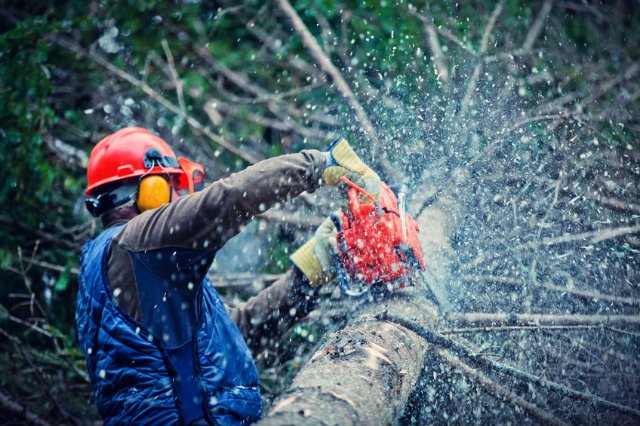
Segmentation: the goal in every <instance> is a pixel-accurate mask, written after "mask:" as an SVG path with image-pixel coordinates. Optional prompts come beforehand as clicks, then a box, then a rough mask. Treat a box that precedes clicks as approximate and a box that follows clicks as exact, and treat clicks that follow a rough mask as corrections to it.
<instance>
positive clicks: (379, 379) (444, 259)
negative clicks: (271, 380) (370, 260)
mask: <svg viewBox="0 0 640 426" xmlns="http://www.w3.org/2000/svg"><path fill="white" fill-rule="evenodd" d="M455 206H456V204H455V203H453V202H452V201H451V200H448V199H442V200H440V201H439V202H438V203H436V204H434V205H433V206H431V207H429V208H428V209H426V210H425V212H424V214H423V215H421V217H419V218H418V221H419V223H420V226H421V228H422V229H423V230H428V232H427V231H423V232H421V234H420V239H421V244H422V246H423V249H424V255H425V261H426V264H427V265H429V266H428V268H429V274H428V276H430V277H431V279H430V281H431V283H430V284H431V285H432V286H438V285H440V284H441V283H442V281H443V280H444V279H445V277H446V276H447V272H448V271H447V266H448V265H449V264H450V254H451V253H452V250H451V247H450V246H449V237H450V236H451V234H452V232H453V230H454V229H455V228H454V224H453V221H454V219H455V217H456V214H455V212H457V210H456V208H455ZM433 290H435V291H433ZM440 290H441V289H440V288H435V289H432V291H433V292H434V293H436V298H437V299H438V300H441V298H443V297H444V293H443V292H441V291H440ZM428 294H431V293H430V292H429V291H427V288H426V287H422V286H415V287H407V288H404V289H402V290H399V291H396V292H394V293H393V294H392V295H391V296H388V297H386V298H382V299H381V300H371V299H373V298H372V297H370V298H369V300H364V301H358V302H355V301H354V302H353V304H354V308H353V312H352V313H351V320H350V321H348V322H347V323H346V325H345V326H344V327H343V328H342V329H340V330H338V331H336V332H334V333H332V334H330V335H329V336H327V337H326V338H325V340H324V342H323V344H322V345H321V347H320V349H318V350H317V351H316V352H315V353H314V354H313V356H312V357H311V358H310V360H309V361H308V362H307V363H306V364H305V365H304V366H303V367H302V369H301V370H300V372H299V373H298V375H297V376H296V377H295V378H294V380H293V382H292V384H291V387H290V388H289V390H288V391H286V392H284V393H283V394H282V395H281V396H280V397H279V398H278V400H277V401H276V402H275V404H274V405H273V406H272V407H271V408H270V409H269V411H268V413H267V415H266V417H265V418H263V419H262V420H261V421H260V422H259V423H258V424H260V425H284V424H341V425H343V424H344V425H347V424H367V425H383V424H391V423H395V422H396V421H397V419H399V418H400V417H401V416H402V415H403V413H404V410H405V407H406V405H407V401H408V399H409V395H410V394H411V392H412V390H413V388H414V386H415V385H416V383H418V379H419V378H420V374H421V372H422V367H423V363H424V358H425V354H426V352H427V351H428V350H431V348H432V347H431V346H430V344H429V343H428V342H427V341H426V340H425V339H423V338H422V337H420V336H419V335H418V334H417V333H415V332H414V331H411V330H409V329H408V328H406V327H403V326H402V325H399V324H397V323H394V322H390V321H386V320H385V319H384V317H385V315H389V316H393V317H394V318H405V319H407V320H409V321H412V322H416V323H419V324H421V325H422V326H425V327H428V328H437V327H438V325H439V321H440V310H439V308H438V305H437V304H436V303H434V301H433V300H432V299H430V298H428V296H427V295H428ZM441 301H442V300H441ZM347 302H348V301H347Z"/></svg>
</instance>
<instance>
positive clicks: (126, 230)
mask: <svg viewBox="0 0 640 426" xmlns="http://www.w3.org/2000/svg"><path fill="white" fill-rule="evenodd" d="M203 172H204V170H203V169H202V167H201V166H199V165H197V164H195V163H192V162H189V161H188V160H186V159H184V158H179V159H177V158H176V157H175V154H174V152H173V151H172V149H171V148H170V147H169V145H167V144H166V143H165V142H164V141H163V140H162V139H160V138H158V137H157V136H155V135H154V134H152V133H151V132H149V131H148V130H145V129H140V128H125V129H121V130H119V131H117V132H115V133H113V134H111V135H109V136H107V137H106V138H105V139H103V140H102V141H100V142H99V143H98V144H97V145H96V146H95V147H94V149H93V150H92V152H91V157H90V160H89V165H88V171H87V181H88V187H87V190H86V193H87V195H88V196H89V198H88V199H87V207H88V209H89V210H90V212H91V213H92V214H93V215H95V216H99V217H100V218H101V220H102V222H103V225H104V227H105V230H104V231H103V232H102V233H101V234H100V235H98V237H97V238H95V239H94V240H92V241H90V242H88V243H87V244H86V245H85V248H84V250H83V253H82V258H81V270H80V274H79V288H78V304H77V309H76V322H77V325H78V335H79V340H80V344H81V347H82V350H83V352H84V354H85V359H86V362H87V368H88V370H89V374H90V377H91V382H92V386H93V388H94V391H95V395H96V404H97V406H98V409H99V411H100V414H101V415H102V416H103V418H104V420H105V423H106V424H125V423H126V424H131V423H134V424H176V423H181V424H238V423H251V422H254V421H256V420H258V419H259V418H260V416H261V414H262V403H261V398H260V392H259V385H258V373H257V371H256V367H255V365H254V363H253V359H252V357H251V354H250V352H249V349H248V347H247V343H248V344H249V345H250V346H252V347H254V348H257V347H260V346H263V345H264V344H265V336H268V332H269V331H272V332H274V331H275V330H276V329H277V327H276V326H277V325H278V322H279V321H280V322H282V321H284V322H285V323H291V322H293V321H295V320H296V319H298V318H300V317H301V316H303V315H305V314H306V313H307V312H308V311H309V310H310V309H311V308H312V307H313V303H314V292H313V289H314V288H316V287H317V286H320V285H322V284H324V283H325V282H328V281H330V279H331V278H332V277H331V274H332V272H331V264H332V256H333V252H332V250H333V249H334V247H335V232H336V231H335V228H334V227H333V226H332V224H331V222H330V221H325V222H324V223H323V225H321V226H320V228H319V229H318V231H317V232H316V237H315V238H314V239H312V240H310V241H309V242H308V243H306V244H305V245H303V246H302V247H301V248H300V249H299V250H298V251H296V252H295V253H294V254H293V256H292V261H293V262H294V264H295V265H296V268H293V269H291V270H290V271H289V272H288V273H287V274H285V276H284V278H282V279H281V280H279V281H278V282H276V283H274V284H273V285H272V286H270V287H269V288H267V289H265V290H264V291H262V292H261V293H259V294H258V295H257V296H255V297H253V298H252V299H250V300H249V301H248V302H247V303H244V304H242V305H240V306H238V307H236V308H235V309H231V310H230V312H229V313H227V311H226V310H225V307H224V306H223V304H222V302H221V301H220V298H219V297H218V295H217V293H216V291H215V290H214V288H213V287H212V286H211V285H210V283H209V282H208V280H207V279H206V277H205V276H206V273H207V270H208V269H209V267H210V266H211V263H212V261H213V258H214V256H215V254H216V251H217V250H218V249H220V247H222V245H224V243H225V242H226V241H227V240H228V239H230V238H231V237H233V236H234V235H235V234H237V233H238V232H239V230H240V228H241V227H242V226H243V225H244V224H246V223H247V222H249V221H250V220H251V219H252V218H253V217H254V215H256V214H259V213H262V212H263V211H265V210H266V209H268V208H269V207H271V206H272V205H273V204H275V203H277V202H284V201H286V200H288V199H290V198H293V197H295V196H297V195H298V194H300V193H302V192H304V191H308V192H312V191H314V190H315V189H316V188H317V187H318V186H319V185H320V184H321V183H322V182H325V183H328V184H331V185H337V184H338V183H339V179H340V177H341V176H347V177H348V178H350V179H351V180H355V181H356V182H358V183H359V184H360V185H362V186H364V187H365V188H366V189H367V190H368V191H369V192H371V193H374V194H375V193H376V192H377V191H378V190H379V178H378V176H377V175H376V174H375V173H374V172H373V171H372V170H371V169H369V167H367V166H366V165H365V164H364V163H362V161H360V159H359V158H358V157H357V156H356V155H355V153H354V152H353V151H352V150H351V148H350V147H349V145H348V143H347V141H346V140H344V139H339V140H338V141H336V142H335V143H334V144H333V145H332V146H331V147H330V148H329V150H328V151H327V152H320V151H316V150H305V151H302V152H301V153H299V154H291V155H284V156H281V157H277V158H273V159H269V160H265V161H262V162H260V163H257V164H255V165H253V166H251V167H249V168H247V169H246V170H244V171H242V172H240V173H236V174H232V175H231V176H230V177H228V178H226V179H222V180H219V181H217V182H214V183H212V184H211V185H209V186H208V187H206V188H204V189H203V190H201V191H199V192H197V189H198V187H200V186H202V177H203ZM180 193H189V194H186V195H182V196H181V195H180ZM292 312H295V315H291V313H292ZM243 335H244V338H246V342H245V340H244V339H243Z"/></svg>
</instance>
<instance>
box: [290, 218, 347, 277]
mask: <svg viewBox="0 0 640 426" xmlns="http://www.w3.org/2000/svg"><path fill="white" fill-rule="evenodd" d="M337 235H338V230H337V229H336V226H335V225H334V223H333V221H332V220H331V219H330V218H327V219H325V220H324V222H322V223H321V224H320V226H319V227H318V229H317V230H316V233H315V235H314V237H313V238H311V239H310V240H309V241H307V242H306V243H305V244H304V245H303V246H302V247H300V248H299V249H298V250H296V251H295V252H294V253H293V254H292V255H291V261H292V262H293V264H294V265H296V266H297V267H298V269H300V271H302V273H303V274H304V275H305V276H306V277H307V279H308V280H309V282H310V283H311V284H312V285H314V286H322V285H324V284H326V283H328V282H330V281H332V280H333V279H334V278H335V275H336V271H335V266H334V262H335V257H336V255H337V244H338V243H337Z"/></svg>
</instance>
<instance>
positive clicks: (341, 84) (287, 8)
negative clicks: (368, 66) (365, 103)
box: [276, 0, 379, 147]
mask: <svg viewBox="0 0 640 426" xmlns="http://www.w3.org/2000/svg"><path fill="white" fill-rule="evenodd" d="M276 3H277V4H278V6H279V7H280V9H281V10H282V11H283V12H284V14H285V15H286V16H287V17H288V18H289V20H290V21H291V24H292V25H293V28H294V30H295V31H296V32H297V33H298V35H299V36H300V38H301V39H302V43H303V44H304V45H305V47H306V48H307V49H308V50H309V53H310V54H311V56H312V57H313V59H314V60H315V61H316V63H317V64H318V65H319V66H320V68H321V69H322V70H323V71H324V72H325V73H327V74H328V75H329V76H330V77H331V79H332V80H333V82H334V83H335V84H336V86H337V88H338V90H339V91H340V93H341V94H342V96H344V98H345V99H346V100H347V102H348V103H349V105H350V106H351V108H352V109H353V110H354V112H355V114H356V117H357V118H358V121H359V122H360V125H362V128H363V130H364V132H365V134H366V135H367V136H368V137H369V139H370V140H371V142H372V143H373V145H374V146H375V147H378V146H379V139H378V135H377V133H376V130H375V128H374V127H373V124H372V123H371V121H370V120H369V117H368V116H367V113H366V112H365V111H364V108H363V107H362V105H360V102H359V101H358V99H357V98H356V96H355V94H354V93H353V91H352V90H351V88H350V87H349V84H347V82H346V80H345V79H344V77H342V74H341V73H340V71H339V70H338V68H336V66H335V65H333V63H332V62H331V59H329V57H328V56H327V55H326V54H325V53H324V52H323V51H322V48H321V47H320V45H319V44H318V42H317V41H316V39H315V38H313V35H312V34H311V32H310V31H309V29H308V28H307V26H306V25H305V24H304V22H302V19H300V16H298V13H297V12H296V11H295V9H294V8H293V7H292V6H291V3H289V1H288V0H276Z"/></svg>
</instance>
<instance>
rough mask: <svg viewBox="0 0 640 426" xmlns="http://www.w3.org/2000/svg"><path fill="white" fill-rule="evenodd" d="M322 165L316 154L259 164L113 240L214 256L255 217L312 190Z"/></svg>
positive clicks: (140, 220)
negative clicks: (205, 252)
mask: <svg viewBox="0 0 640 426" xmlns="http://www.w3.org/2000/svg"><path fill="white" fill-rule="evenodd" d="M324 165H325V160H324V156H323V154H322V153H321V152H320V151H317V150H306V151H302V152H301V153H299V154H290V155H283V156H280V157H275V158H271V159H269V160H264V161H261V162H259V163H257V164H255V165H253V166H251V167H248V168H247V169H245V170H243V171H242V172H240V173H234V174H232V175H231V176H229V177H228V178H225V179H221V180H219V181H216V182H213V183H212V184H210V185H209V186H208V187H206V188H205V189H204V190H203V191H201V192H198V193H195V194H191V195H188V196H185V197H181V198H179V199H178V200H176V201H174V202H171V203H169V204H167V205H165V206H163V207H160V208H158V209H155V210H150V211H147V212H144V213H142V214H141V215H139V216H136V217H135V218H133V219H132V220H131V221H129V223H127V226H125V227H124V229H123V230H122V231H120V232H119V233H118V235H116V240H117V241H118V242H119V243H120V244H121V245H122V246H123V247H124V248H126V249H127V250H134V251H135V250H153V249H159V248H166V247H183V248H188V249H196V250H203V251H207V252H212V251H217V250H218V249H219V248H220V247H221V246H222V245H223V244H224V243H225V242H226V241H227V240H229V239H230V238H231V237H233V236H234V235H236V234H237V233H238V232H239V230H240V227H241V226H242V225H245V224H246V223H247V222H249V221H250V220H251V219H253V217H254V216H255V215H256V214H260V213H262V212H264V211H266V210H267V209H269V208H270V207H271V206H273V205H274V204H275V203H277V202H283V201H286V200H288V199H291V198H293V197H295V196H297V195H299V194H300V193H302V192H304V191H309V192H313V191H314V190H315V189H317V188H318V186H319V184H320V178H321V176H322V172H323V170H324Z"/></svg>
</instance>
